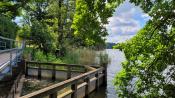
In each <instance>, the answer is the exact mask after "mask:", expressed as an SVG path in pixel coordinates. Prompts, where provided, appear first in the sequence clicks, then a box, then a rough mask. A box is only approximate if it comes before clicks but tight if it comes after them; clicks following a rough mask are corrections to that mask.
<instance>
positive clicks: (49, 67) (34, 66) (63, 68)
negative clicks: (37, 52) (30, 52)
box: [25, 61, 88, 80]
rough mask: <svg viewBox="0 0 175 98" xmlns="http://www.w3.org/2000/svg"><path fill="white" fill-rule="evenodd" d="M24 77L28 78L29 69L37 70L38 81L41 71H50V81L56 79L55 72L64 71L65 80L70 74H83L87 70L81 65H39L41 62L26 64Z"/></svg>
mask: <svg viewBox="0 0 175 98" xmlns="http://www.w3.org/2000/svg"><path fill="white" fill-rule="evenodd" d="M25 66H26V68H25V75H26V76H28V70H29V69H37V71H38V75H37V77H38V79H41V78H42V71H41V70H51V71H52V80H55V79H56V71H65V72H67V77H68V78H67V79H70V78H71V73H72V72H79V73H85V72H86V71H88V69H86V68H85V66H82V65H75V64H58V63H41V62H32V61H30V62H26V65H25Z"/></svg>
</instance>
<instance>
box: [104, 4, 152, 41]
mask: <svg viewBox="0 0 175 98" xmlns="http://www.w3.org/2000/svg"><path fill="white" fill-rule="evenodd" d="M149 19H150V17H149V16H148V15H147V14H145V13H143V11H142V9H141V8H140V7H137V6H135V5H134V4H131V3H130V2H128V1H125V2H124V3H123V4H121V5H120V6H119V7H117V8H116V10H115V12H114V13H113V16H112V17H110V18H109V19H108V21H109V24H108V25H106V28H107V30H108V34H109V35H108V36H107V37H106V39H107V40H106V42H114V43H119V42H124V41H125V40H127V39H130V38H132V37H133V36H134V35H135V34H136V33H137V31H138V30H140V29H141V28H143V27H144V25H145V24H146V22H147V21H148V20H149Z"/></svg>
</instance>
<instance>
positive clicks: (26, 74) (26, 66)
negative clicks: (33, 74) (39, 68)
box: [24, 61, 28, 77]
mask: <svg viewBox="0 0 175 98" xmlns="http://www.w3.org/2000/svg"><path fill="white" fill-rule="evenodd" d="M24 67H25V76H26V77H27V76H28V63H27V62H26V61H25V65H24Z"/></svg>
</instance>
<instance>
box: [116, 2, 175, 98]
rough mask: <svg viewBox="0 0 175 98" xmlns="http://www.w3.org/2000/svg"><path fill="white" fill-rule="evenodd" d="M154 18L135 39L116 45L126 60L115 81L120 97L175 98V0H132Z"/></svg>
mask: <svg viewBox="0 0 175 98" xmlns="http://www.w3.org/2000/svg"><path fill="white" fill-rule="evenodd" d="M130 1H131V2H133V3H135V4H136V5H138V6H140V7H141V8H142V9H143V10H144V11H145V12H147V13H148V14H149V15H150V16H151V17H152V19H151V20H149V21H148V22H147V24H146V26H145V27H144V28H143V29H142V30H140V31H139V32H138V34H137V35H136V36H134V37H133V38H132V39H131V40H128V41H127V42H126V43H121V44H118V45H117V46H115V48H117V49H120V50H122V51H123V52H124V53H125V57H126V62H124V63H123V64H122V66H123V69H122V71H121V72H120V73H119V74H117V75H116V77H115V80H114V84H115V87H116V91H117V94H118V96H119V97H122V98H124V97H132V98H142V97H144V98H160V97H162V98H173V97H174V95H173V94H172V92H173V91H174V84H173V82H174V80H175V79H174V74H175V71H174V65H175V62H174V59H175V50H174V48H175V47H174V43H175V21H174V18H173V17H174V13H175V12H174V10H175V6H174V4H175V2H174V0H169V1H166V0H155V1H149V0H148V1H145V0H140V1H138V0H130Z"/></svg>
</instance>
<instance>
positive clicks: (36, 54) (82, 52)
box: [24, 48, 109, 65]
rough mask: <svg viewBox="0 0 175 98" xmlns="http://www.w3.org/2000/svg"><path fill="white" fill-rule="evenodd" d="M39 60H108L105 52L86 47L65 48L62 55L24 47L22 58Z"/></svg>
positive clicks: (97, 62)
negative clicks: (58, 55)
mask: <svg viewBox="0 0 175 98" xmlns="http://www.w3.org/2000/svg"><path fill="white" fill-rule="evenodd" d="M31 57H32V60H34V61H39V62H54V63H67V64H80V65H105V64H107V63H108V62H109V58H108V55H107V54H106V53H105V52H97V51H95V50H92V49H88V48H67V49H66V54H65V56H64V57H60V58H59V57H58V58H56V56H55V55H54V54H51V53H48V55H47V56H46V55H45V54H44V53H43V52H42V51H39V50H35V51H33V49H32V48H26V49H25V51H24V58H25V59H27V60H28V61H30V60H31Z"/></svg>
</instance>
